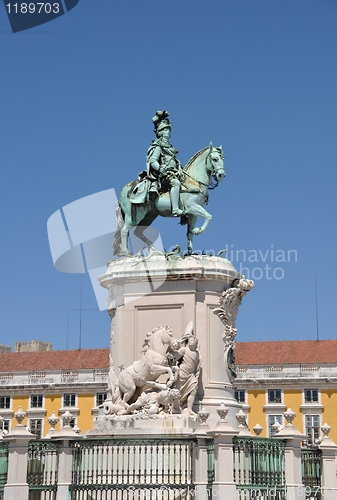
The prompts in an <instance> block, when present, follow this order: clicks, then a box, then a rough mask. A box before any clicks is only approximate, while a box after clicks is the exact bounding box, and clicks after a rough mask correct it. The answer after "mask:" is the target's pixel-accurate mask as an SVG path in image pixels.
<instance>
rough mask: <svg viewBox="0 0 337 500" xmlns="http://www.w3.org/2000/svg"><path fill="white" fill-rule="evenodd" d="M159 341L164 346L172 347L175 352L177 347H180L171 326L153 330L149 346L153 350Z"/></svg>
mask: <svg viewBox="0 0 337 500" xmlns="http://www.w3.org/2000/svg"><path fill="white" fill-rule="evenodd" d="M157 341H159V342H160V343H161V344H163V345H168V346H170V347H172V349H173V350H175V348H176V345H177V346H178V347H179V341H178V340H177V339H175V338H174V337H173V335H172V329H171V328H170V327H169V326H165V327H163V326H160V327H157V328H154V329H153V330H152V332H151V336H150V337H149V346H150V348H151V349H154V344H155V343H156V342H157ZM154 350H155V349H154Z"/></svg>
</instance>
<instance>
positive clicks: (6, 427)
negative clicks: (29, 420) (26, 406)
mask: <svg viewBox="0 0 337 500" xmlns="http://www.w3.org/2000/svg"><path fill="white" fill-rule="evenodd" d="M10 426H11V421H10V420H8V419H7V418H6V419H5V420H4V421H3V422H2V430H3V431H4V432H5V434H8V433H9V429H10Z"/></svg>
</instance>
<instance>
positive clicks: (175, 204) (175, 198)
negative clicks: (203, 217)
mask: <svg viewBox="0 0 337 500" xmlns="http://www.w3.org/2000/svg"><path fill="white" fill-rule="evenodd" d="M179 195H180V189H179V188H178V187H176V186H174V187H172V188H171V191H170V197H171V204H172V216H173V217H180V216H181V215H184V211H183V210H180V208H179Z"/></svg>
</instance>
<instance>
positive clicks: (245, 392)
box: [234, 389, 247, 405]
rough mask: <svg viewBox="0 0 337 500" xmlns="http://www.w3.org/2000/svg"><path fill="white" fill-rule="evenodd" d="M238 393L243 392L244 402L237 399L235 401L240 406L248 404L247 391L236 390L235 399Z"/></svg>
mask: <svg viewBox="0 0 337 500" xmlns="http://www.w3.org/2000/svg"><path fill="white" fill-rule="evenodd" d="M236 392H238V393H240V392H243V395H244V398H243V401H238V399H236V398H235V400H236V401H237V402H238V403H239V404H243V405H244V404H246V403H247V391H246V390H245V389H235V391H234V397H235V393H236Z"/></svg>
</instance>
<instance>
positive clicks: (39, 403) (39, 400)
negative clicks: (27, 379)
mask: <svg viewBox="0 0 337 500" xmlns="http://www.w3.org/2000/svg"><path fill="white" fill-rule="evenodd" d="M30 407H31V408H42V407H43V395H42V394H32V395H31V397H30Z"/></svg>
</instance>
